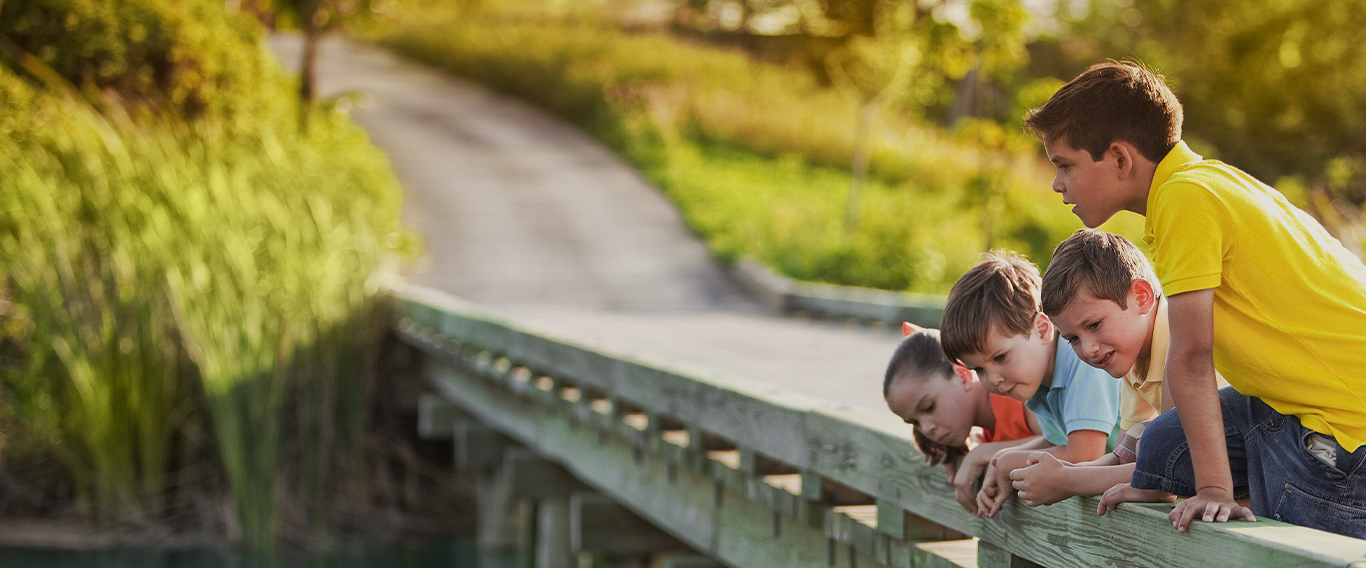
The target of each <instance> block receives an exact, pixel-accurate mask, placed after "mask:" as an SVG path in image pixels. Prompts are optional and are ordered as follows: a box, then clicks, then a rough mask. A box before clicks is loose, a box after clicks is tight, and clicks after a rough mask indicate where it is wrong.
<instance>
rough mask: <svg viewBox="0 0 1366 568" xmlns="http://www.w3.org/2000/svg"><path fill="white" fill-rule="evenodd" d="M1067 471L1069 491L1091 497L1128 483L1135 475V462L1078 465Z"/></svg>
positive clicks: (1067, 487)
mask: <svg viewBox="0 0 1366 568" xmlns="http://www.w3.org/2000/svg"><path fill="white" fill-rule="evenodd" d="M1067 472H1068V478H1067V484H1066V489H1067V491H1068V492H1069V493H1071V494H1073V495H1080V496H1082V497H1090V496H1092V495H1101V494H1103V493H1105V491H1106V490H1108V489H1110V488H1111V487H1114V486H1116V485H1119V484H1121V483H1128V482H1129V480H1130V479H1133V477H1134V464H1131V463H1126V464H1124V465H1102V466H1076V467H1070V468H1067Z"/></svg>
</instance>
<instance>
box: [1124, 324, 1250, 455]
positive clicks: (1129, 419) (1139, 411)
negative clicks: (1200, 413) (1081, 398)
mask: <svg viewBox="0 0 1366 568" xmlns="http://www.w3.org/2000/svg"><path fill="white" fill-rule="evenodd" d="M1171 339H1172V334H1171V326H1169V325H1167V299H1166V298H1162V300H1161V302H1160V303H1158V304H1157V316H1156V319H1154V320H1153V340H1152V345H1151V346H1149V349H1148V353H1149V354H1150V355H1149V357H1148V368H1147V369H1145V370H1144V372H1143V373H1139V369H1138V365H1134V368H1133V369H1130V370H1129V372H1128V373H1127V374H1125V375H1124V377H1123V378H1121V379H1120V388H1119V427H1120V428H1122V429H1124V430H1128V429H1129V428H1132V427H1133V426H1134V425H1135V424H1139V423H1141V422H1147V421H1149V420H1152V419H1153V418H1157V415H1158V414H1161V413H1162V379H1163V378H1165V377H1166V374H1167V348H1168V347H1169V346H1170V345H1171ZM1214 382H1215V383H1216V386H1218V387H1220V388H1223V387H1226V386H1228V381H1225V380H1224V377H1223V375H1220V374H1219V373H1218V372H1217V371H1216V372H1215V373H1214Z"/></svg>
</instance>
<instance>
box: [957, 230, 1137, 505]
mask: <svg viewBox="0 0 1366 568" xmlns="http://www.w3.org/2000/svg"><path fill="white" fill-rule="evenodd" d="M1040 283H1041V279H1040V278H1039V269H1038V268H1037V267H1035V266H1034V264H1033V263H1031V262H1029V261H1028V260H1025V259H1024V258H1023V257H1020V256H1018V255H1014V254H1007V253H994V252H993V253H988V254H986V255H983V260H982V261H981V262H979V263H977V265H976V266H974V267H972V269H971V270H968V272H967V273H965V274H964V275H963V276H962V278H959V279H958V282H957V283H955V284H954V285H953V289H952V290H950V291H949V299H948V303H947V304H946V305H945V306H944V316H943V321H942V323H941V324H940V337H941V339H942V342H943V346H944V354H945V355H947V356H948V357H949V359H956V360H958V361H961V362H962V363H963V365H964V366H966V367H967V368H969V369H972V370H973V371H974V372H976V373H977V375H978V379H979V380H980V381H981V383H982V385H983V386H984V387H986V389H987V390H988V391H991V392H994V393H996V394H1000V395H1005V396H1009V397H1011V398H1014V399H1016V400H1022V401H1025V407H1026V408H1028V409H1029V410H1030V411H1032V412H1034V414H1035V415H1037V416H1038V419H1039V425H1040V426H1041V429H1042V430H1043V433H1044V436H1043V438H1041V439H1039V440H1038V441H1035V442H1029V443H1026V444H1024V445H1020V446H1017V447H1014V448H1009V449H1006V450H1002V451H1000V452H998V453H997V454H996V455H995V456H994V457H993V458H992V460H991V461H992V467H989V468H988V469H987V472H986V475H985V479H984V480H983V482H982V490H981V491H980V492H979V493H978V496H977V503H978V512H977V514H978V515H987V516H994V515H995V514H996V512H997V511H999V510H1000V508H1001V505H1002V504H1003V503H1005V500H1006V498H1008V497H1010V495H1011V494H1012V493H1014V488H1013V487H1012V486H1011V480H1010V472H1011V471H1013V470H1015V469H1018V468H1021V467H1025V465H1026V461H1027V460H1028V459H1029V456H1030V454H1032V453H1034V452H1037V451H1040V450H1042V451H1045V452H1048V453H1050V454H1053V456H1054V457H1057V458H1058V459H1059V460H1063V461H1067V462H1072V463H1081V462H1089V461H1092V460H1095V459H1099V458H1100V457H1101V456H1104V455H1105V454H1106V453H1108V452H1109V451H1110V450H1111V449H1112V448H1114V444H1115V442H1116V441H1117V440H1118V438H1119V391H1120V385H1119V381H1116V380H1115V379H1113V378H1111V377H1110V375H1109V374H1107V373H1106V372H1105V371H1104V370H1101V369H1097V368H1095V367H1091V366H1089V365H1086V364H1085V363H1083V362H1082V361H1081V359H1078V358H1077V354H1076V353H1075V352H1074V351H1073V350H1072V348H1071V346H1069V345H1068V344H1067V343H1066V342H1061V341H1058V332H1057V329H1056V328H1055V327H1054V326H1053V322H1052V321H1051V320H1049V319H1048V316H1047V315H1044V313H1043V312H1042V311H1041V309H1040V303H1039V302H1040V299H1039V287H1040Z"/></svg>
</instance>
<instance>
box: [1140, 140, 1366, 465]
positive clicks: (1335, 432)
mask: <svg viewBox="0 0 1366 568" xmlns="http://www.w3.org/2000/svg"><path fill="white" fill-rule="evenodd" d="M1143 239H1144V240H1145V241H1147V243H1148V247H1149V250H1150V251H1151V252H1152V257H1153V268H1155V269H1156V271H1157V276H1158V278H1159V279H1161V281H1162V288H1163V291H1164V292H1165V293H1166V294H1167V295H1168V296H1175V295H1177V294H1181V293H1183V292H1191V291H1195V290H1206V289H1210V288H1213V289H1214V366H1215V368H1216V369H1218V370H1219V372H1220V373H1221V374H1223V375H1224V377H1225V378H1226V379H1228V382H1229V383H1230V384H1232V385H1233V387H1234V388H1236V389H1238V392H1240V393H1243V394H1245V395H1249V396H1255V397H1257V398H1260V399H1262V401H1263V402H1266V403H1267V404H1268V405H1270V406H1271V407H1272V408H1274V409H1276V411H1277V412H1280V413H1282V414H1293V415H1295V416H1298V417H1299V419H1300V422H1301V423H1302V424H1303V425H1304V426H1305V427H1307V428H1310V429H1312V430H1314V431H1315V432H1319V433H1321V434H1325V435H1329V436H1333V437H1334V438H1336V439H1337V441H1338V443H1339V444H1340V445H1342V447H1343V448H1345V449H1347V450H1348V451H1353V450H1355V449H1356V448H1357V447H1358V446H1361V445H1362V444H1363V443H1366V266H1363V265H1362V263H1361V261H1360V260H1358V259H1357V258H1356V257H1355V256H1352V254H1351V253H1350V252H1347V249H1345V248H1343V247H1342V245H1341V244H1339V243H1338V241H1337V240H1336V239H1334V238H1333V237H1332V236H1331V235H1329V234H1328V232H1327V231H1326V230H1324V228H1323V226H1322V225H1320V224H1319V223H1318V221H1315V220H1314V219H1313V218H1312V217H1310V216H1309V215H1308V214H1306V213H1305V212H1303V211H1300V210H1299V209H1297V208H1296V207H1295V206H1293V205H1291V204H1290V202H1289V201H1286V199H1285V197H1284V196H1282V195H1281V194H1280V192H1278V191H1276V190H1275V189H1272V188H1271V187H1268V186H1267V185H1266V184H1263V183H1261V182H1259V181H1257V180H1256V179H1254V178H1253V177H1252V176H1249V175H1247V174H1246V173H1243V172H1242V171H1240V170H1238V169H1237V168H1234V167H1232V166H1229V165H1227V164H1224V163H1222V162H1218V161H1215V160H1204V159H1202V158H1201V157H1200V156H1199V155H1198V154H1196V153H1195V152H1192V151H1191V149H1190V148H1189V147H1187V146H1186V144H1185V143H1184V142H1182V143H1180V144H1178V145H1177V146H1176V148H1173V149H1172V151H1171V152H1170V153H1169V154H1167V157H1166V158H1164V159H1163V160H1162V163H1160V164H1158V167H1157V172H1156V173H1155V174H1154V175H1153V183H1152V187H1151V188H1150V189H1149V193H1148V218H1147V224H1146V228H1145V234H1144V237H1143Z"/></svg>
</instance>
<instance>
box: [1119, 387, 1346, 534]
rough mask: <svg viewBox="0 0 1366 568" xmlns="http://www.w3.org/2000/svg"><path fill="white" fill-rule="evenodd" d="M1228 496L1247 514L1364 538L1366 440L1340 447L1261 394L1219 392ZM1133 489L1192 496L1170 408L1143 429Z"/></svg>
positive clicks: (1182, 439) (1182, 440) (1186, 456)
mask: <svg viewBox="0 0 1366 568" xmlns="http://www.w3.org/2000/svg"><path fill="white" fill-rule="evenodd" d="M1219 403H1220V406H1221V407H1222V409H1223V414H1224V437H1225V439H1226V441H1227V443H1228V457H1229V466H1230V468H1231V470H1232V472H1233V485H1234V497H1235V498H1238V499H1250V500H1251V502H1252V503H1251V504H1252V513H1253V514H1255V515H1257V516H1258V517H1266V518H1271V519H1276V520H1278V521H1284V522H1287V523H1291V524H1295V525H1300V526H1305V527H1311V528H1316V529H1320V530H1324V531H1328V532H1332V533H1337V534H1341V535H1346V536H1351V537H1356V538H1366V468H1364V467H1362V464H1363V462H1366V445H1363V446H1361V447H1359V448H1357V450H1356V451H1355V452H1347V451H1346V450H1344V449H1343V448H1342V447H1341V446H1339V445H1338V444H1337V442H1336V441H1335V440H1334V439H1333V438H1332V437H1329V436H1325V435H1322V434H1319V433H1317V432H1314V431H1313V430H1310V429H1308V428H1305V427H1303V426H1301V425H1300V419H1299V418H1297V417H1295V416H1287V415H1284V414H1281V413H1279V412H1276V411H1275V410H1273V409H1272V408H1271V407H1270V406H1267V404H1266V403H1264V402H1262V401H1261V399H1258V398H1255V397H1250V396H1244V395H1241V394H1238V391H1235V390H1233V388H1231V387H1225V388H1223V389H1221V390H1220V391H1219ZM1132 484H1133V486H1134V487H1135V488H1138V489H1159V490H1162V491H1166V492H1168V493H1174V494H1176V495H1178V496H1182V497H1189V496H1191V495H1194V494H1195V470H1194V468H1193V466H1192V464H1191V457H1190V446H1188V445H1187V444H1186V433H1185V431H1184V430H1182V429H1181V420H1180V419H1179V418H1178V417H1177V415H1176V412H1175V411H1169V412H1167V413H1165V414H1163V415H1162V416H1159V417H1157V419H1155V420H1153V422H1152V424H1150V425H1148V428H1147V429H1146V430H1144V431H1143V439H1142V442H1140V444H1139V448H1138V464H1137V466H1136V468H1135V469H1134V477H1133V483H1132Z"/></svg>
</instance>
